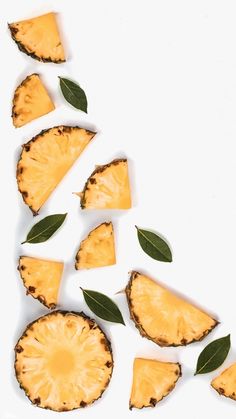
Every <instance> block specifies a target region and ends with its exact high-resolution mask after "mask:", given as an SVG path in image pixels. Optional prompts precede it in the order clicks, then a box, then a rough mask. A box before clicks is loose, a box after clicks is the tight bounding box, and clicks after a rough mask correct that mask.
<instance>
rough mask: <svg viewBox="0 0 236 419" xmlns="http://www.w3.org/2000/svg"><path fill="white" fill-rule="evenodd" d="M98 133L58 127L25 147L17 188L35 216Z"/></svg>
mask: <svg viewBox="0 0 236 419" xmlns="http://www.w3.org/2000/svg"><path fill="white" fill-rule="evenodd" d="M94 135H95V133H94V132H91V131H88V130H85V129H83V128H79V127H69V126H64V125H62V126H58V127H54V128H50V129H48V130H45V131H42V132H41V133H40V134H38V135H37V136H36V137H34V138H33V139H32V140H31V141H29V142H28V143H26V144H24V145H23V149H22V153H21V156H20V159H19V161H18V165H17V183H18V189H19V191H20V192H21V194H22V197H23V199H24V202H25V203H26V204H27V205H28V206H29V208H30V209H31V211H32V212H33V214H34V215H36V214H37V213H38V211H39V210H40V208H41V207H42V205H43V204H44V203H45V202H46V201H47V199H48V198H49V196H50V195H51V193H52V192H53V191H54V189H55V188H56V186H57V185H58V183H59V182H60V181H61V180H62V178H63V177H64V176H65V174H66V173H67V172H68V170H69V169H70V168H71V167H72V165H73V164H74V163H75V161H76V160H77V159H78V157H79V156H80V154H81V153H82V151H83V150H84V148H85V147H86V146H87V145H88V143H89V142H90V140H91V139H92V138H93V137H94Z"/></svg>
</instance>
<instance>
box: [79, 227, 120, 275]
mask: <svg viewBox="0 0 236 419" xmlns="http://www.w3.org/2000/svg"><path fill="white" fill-rule="evenodd" d="M115 263H116V255H115V243H114V231H113V225H112V223H102V224H100V225H99V226H97V227H96V228H95V229H94V230H92V231H90V233H89V235H88V236H87V237H86V239H84V240H83V241H82V242H81V244H80V248H79V250H78V252H77V255H76V264H75V268H76V269H90V268H99V267H102V266H109V265H114V264H115Z"/></svg>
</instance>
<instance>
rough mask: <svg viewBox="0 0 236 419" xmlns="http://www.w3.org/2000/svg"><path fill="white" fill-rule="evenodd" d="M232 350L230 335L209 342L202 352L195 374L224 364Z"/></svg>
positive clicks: (210, 370)
mask: <svg viewBox="0 0 236 419" xmlns="http://www.w3.org/2000/svg"><path fill="white" fill-rule="evenodd" d="M229 350H230V335H228V336H225V337H223V338H220V339H216V340H214V341H213V342H211V343H209V345H207V346H206V347H205V348H204V349H203V351H202V352H201V353H200V355H199V357H198V361H197V368H196V372H195V374H194V375H197V374H206V373H208V372H212V371H214V370H216V369H217V368H219V367H220V366H221V364H223V362H224V360H225V359H226V357H227V355H228V353H229Z"/></svg>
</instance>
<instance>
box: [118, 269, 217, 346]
mask: <svg viewBox="0 0 236 419" xmlns="http://www.w3.org/2000/svg"><path fill="white" fill-rule="evenodd" d="M126 296H127V300H128V304H129V309H130V315H131V318H132V320H133V321H134V323H135V325H136V327H137V328H138V330H139V332H140V334H141V335H142V336H145V337H147V338H148V339H151V340H152V341H153V342H155V343H157V344H158V345H159V346H180V345H187V344H189V343H192V342H194V341H199V340H201V339H203V338H204V337H205V336H206V335H207V334H208V333H209V332H210V331H211V330H212V329H213V328H214V327H215V326H216V325H217V324H218V322H217V321H216V320H214V319H213V318H212V317H211V316H209V315H208V314H206V313H205V312H204V311H202V310H200V309H199V308H197V307H195V306H194V305H192V304H190V303H189V302H187V301H186V300H184V299H183V298H180V297H178V296H177V295H175V294H174V293H172V292H171V291H169V290H168V289H166V288H164V287H163V286H161V285H159V284H158V283H157V282H155V281H154V280H152V279H150V278H149V277H147V276H145V275H143V274H140V273H139V272H132V273H131V276H130V280H129V283H128V285H127V287H126Z"/></svg>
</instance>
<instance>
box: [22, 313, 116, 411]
mask: <svg viewBox="0 0 236 419" xmlns="http://www.w3.org/2000/svg"><path fill="white" fill-rule="evenodd" d="M112 370H113V358H112V351H111V346H110V342H109V340H108V339H107V337H106V335H105V334H104V332H103V331H102V329H100V327H99V326H98V325H97V324H96V323H95V321H94V320H91V319H90V318H89V317H87V316H85V315H84V314H83V313H74V312H67V311H54V312H52V313H50V314H47V315H46V316H43V317H41V318H39V319H37V320H35V321H34V322H33V323H31V324H29V325H28V327H27V328H26V330H25V332H24V333H23V335H22V336H21V337H20V339H19V340H18V342H17V344H16V347H15V372H16V378H17V380H18V382H19V384H20V387H21V388H22V389H23V390H24V391H25V393H26V395H27V396H28V398H29V399H30V400H31V402H32V403H33V404H35V405H36V406H38V407H41V408H44V409H51V410H54V411H56V412H63V411H69V410H73V409H78V408H79V407H85V406H87V405H90V404H92V403H93V402H94V401H95V400H97V399H98V398H100V397H101V396H102V394H103V392H104V391H105V389H106V387H107V386H108V384H109V382H110V379H111V375H112Z"/></svg>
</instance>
